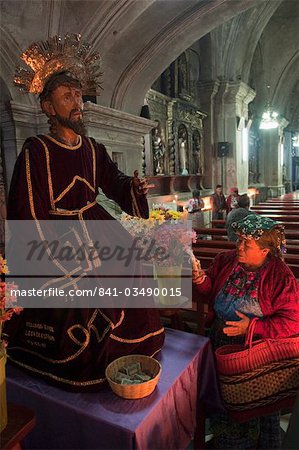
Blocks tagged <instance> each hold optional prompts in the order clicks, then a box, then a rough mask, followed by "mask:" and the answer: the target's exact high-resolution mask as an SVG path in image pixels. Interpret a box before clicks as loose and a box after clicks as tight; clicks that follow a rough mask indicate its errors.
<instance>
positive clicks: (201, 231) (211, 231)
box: [194, 228, 299, 240]
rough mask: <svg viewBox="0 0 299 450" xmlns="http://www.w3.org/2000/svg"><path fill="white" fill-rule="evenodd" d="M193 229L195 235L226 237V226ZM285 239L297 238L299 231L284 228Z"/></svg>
mask: <svg viewBox="0 0 299 450" xmlns="http://www.w3.org/2000/svg"><path fill="white" fill-rule="evenodd" d="M194 231H195V232H196V234H197V235H210V236H212V238H218V239H219V237H222V238H223V239H227V231H226V228H194ZM285 237H286V239H296V240H298V239H299V231H296V230H289V229H286V230H285Z"/></svg>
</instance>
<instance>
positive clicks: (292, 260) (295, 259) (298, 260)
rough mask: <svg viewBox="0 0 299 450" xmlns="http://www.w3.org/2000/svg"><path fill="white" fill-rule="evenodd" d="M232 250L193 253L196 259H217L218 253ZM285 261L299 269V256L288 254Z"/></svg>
mask: <svg viewBox="0 0 299 450" xmlns="http://www.w3.org/2000/svg"><path fill="white" fill-rule="evenodd" d="M230 250H231V249H229V248H220V247H219V248H204V247H193V253H194V255H195V256H196V257H198V258H199V259H201V257H202V256H207V257H212V258H215V256H217V255H218V253H223V252H228V251H230ZM284 261H285V262H286V264H295V265H298V269H299V254H295V255H292V254H288V253H286V254H285V255H284Z"/></svg>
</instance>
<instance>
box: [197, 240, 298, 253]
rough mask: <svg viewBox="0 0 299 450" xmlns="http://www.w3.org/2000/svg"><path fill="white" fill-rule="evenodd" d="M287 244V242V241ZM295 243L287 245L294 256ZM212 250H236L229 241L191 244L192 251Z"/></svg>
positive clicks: (208, 241) (296, 250)
mask: <svg viewBox="0 0 299 450" xmlns="http://www.w3.org/2000/svg"><path fill="white" fill-rule="evenodd" d="M288 242H289V241H288ZM291 242H295V244H289V243H287V245H286V248H287V253H288V254H292V255H296V254H299V241H291ZM213 248H216V249H217V248H219V249H222V250H223V251H224V250H233V249H234V248H236V244H235V243H234V242H230V241H218V240H216V239H210V240H199V241H197V242H195V243H194V244H192V249H193V250H194V251H197V249H213Z"/></svg>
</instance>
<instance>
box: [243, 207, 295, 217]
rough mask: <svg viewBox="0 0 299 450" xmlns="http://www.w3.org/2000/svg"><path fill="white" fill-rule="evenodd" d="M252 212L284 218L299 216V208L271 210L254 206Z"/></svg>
mask: <svg viewBox="0 0 299 450" xmlns="http://www.w3.org/2000/svg"><path fill="white" fill-rule="evenodd" d="M250 210H251V211H252V212H255V213H260V212H261V213H262V214H267V215H277V214H283V215H284V216H293V217H294V216H299V208H298V209H283V208H281V209H271V208H268V207H266V206H252V207H251V208H250Z"/></svg>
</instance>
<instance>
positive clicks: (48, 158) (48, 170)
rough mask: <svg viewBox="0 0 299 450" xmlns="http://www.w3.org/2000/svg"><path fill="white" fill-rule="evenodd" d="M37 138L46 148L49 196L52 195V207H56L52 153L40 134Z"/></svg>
mask: <svg viewBox="0 0 299 450" xmlns="http://www.w3.org/2000/svg"><path fill="white" fill-rule="evenodd" d="M36 139H38V140H39V141H40V142H41V144H42V146H43V147H44V150H45V155H46V164H47V175H48V187H49V197H50V203H51V208H52V209H54V208H55V205H54V195H53V185H52V175H51V167H50V155H49V150H48V147H47V145H46V144H45V142H44V141H43V140H42V139H40V138H39V137H38V136H36Z"/></svg>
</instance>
